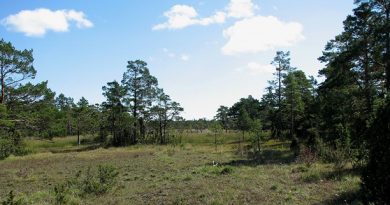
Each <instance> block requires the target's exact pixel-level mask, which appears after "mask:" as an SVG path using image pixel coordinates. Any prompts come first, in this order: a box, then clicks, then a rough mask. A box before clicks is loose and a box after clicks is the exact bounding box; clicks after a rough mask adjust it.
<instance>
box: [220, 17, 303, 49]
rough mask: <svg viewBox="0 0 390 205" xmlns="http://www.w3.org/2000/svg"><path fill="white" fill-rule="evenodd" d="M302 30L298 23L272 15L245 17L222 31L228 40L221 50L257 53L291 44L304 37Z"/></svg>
mask: <svg viewBox="0 0 390 205" xmlns="http://www.w3.org/2000/svg"><path fill="white" fill-rule="evenodd" d="M302 32H303V26H302V25H301V24H300V23H297V22H283V21H280V20H279V19H278V18H276V17H274V16H267V17H266V16H255V17H251V18H246V19H243V20H240V21H238V22H236V23H235V24H234V25H233V26H231V27H229V28H228V29H225V30H224V31H223V35H224V36H225V38H227V39H228V42H227V43H226V44H225V46H223V48H222V52H223V53H224V54H226V55H234V54H240V53H258V52H262V51H267V50H272V49H275V48H277V47H288V46H292V45H294V44H296V43H298V42H299V41H301V40H303V39H304V36H303V34H302Z"/></svg>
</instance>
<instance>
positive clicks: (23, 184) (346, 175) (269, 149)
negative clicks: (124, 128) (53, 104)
mask: <svg viewBox="0 0 390 205" xmlns="http://www.w3.org/2000/svg"><path fill="white" fill-rule="evenodd" d="M239 138H240V134H239V133H233V132H232V133H227V134H226V133H224V134H221V135H218V137H217V139H218V141H217V142H218V145H217V147H215V145H214V135H212V134H211V133H189V134H185V135H184V136H183V137H182V143H176V144H171V145H165V146H164V145H135V146H130V147H125V148H107V149H106V148H97V146H96V145H95V144H94V143H93V142H92V140H91V139H90V138H88V137H85V138H84V140H83V143H84V144H82V145H81V146H77V143H76V141H77V140H76V137H66V138H54V139H53V140H51V141H50V140H36V139H28V140H25V142H24V143H25V145H26V147H27V149H29V151H30V152H31V154H28V155H26V156H18V157H16V156H11V157H9V158H7V159H5V160H3V161H0V197H1V198H0V201H5V200H6V199H7V198H9V192H10V191H13V194H14V195H15V198H14V200H15V201H19V202H20V203H21V204H56V203H57V204H59V203H64V204H349V203H355V204H359V202H358V201H357V200H356V201H355V200H354V196H355V194H356V192H357V191H358V190H359V188H360V187H359V185H360V177H359V175H358V174H357V173H355V172H354V171H353V169H352V167H351V166H349V165H347V166H346V167H345V168H344V169H342V170H339V169H335V167H334V165H333V164H327V163H323V162H320V161H317V162H315V163H312V164H307V163H301V162H296V161H295V160H294V157H293V154H292V153H291V152H290V151H289V142H284V141H277V140H268V141H266V142H264V143H262V145H261V148H262V152H261V155H260V157H257V158H251V157H249V158H248V156H247V155H248V154H247V153H246V152H244V155H241V152H239V151H238V144H237V139H239ZM246 144H248V143H246ZM99 165H104V166H107V165H108V166H112V167H115V170H116V171H117V173H118V176H117V177H116V179H115V184H114V185H113V186H112V188H110V189H109V190H108V191H107V192H106V193H104V194H88V195H80V194H78V193H77V191H64V193H63V196H64V199H63V201H61V202H59V201H58V198H56V197H58V193H57V192H56V191H55V187H56V186H58V184H61V183H65V182H66V181H67V180H69V179H72V178H74V177H75V176H76V175H77V173H80V172H86V170H87V169H88V167H90V168H91V169H92V170H93V169H95V168H96V167H97V166H99Z"/></svg>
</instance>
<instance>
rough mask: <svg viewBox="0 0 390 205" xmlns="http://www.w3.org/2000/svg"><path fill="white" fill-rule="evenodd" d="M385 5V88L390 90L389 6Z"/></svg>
mask: <svg viewBox="0 0 390 205" xmlns="http://www.w3.org/2000/svg"><path fill="white" fill-rule="evenodd" d="M386 6H387V5H384V7H385V9H386V58H385V59H386V90H387V92H390V25H389V24H390V8H386Z"/></svg>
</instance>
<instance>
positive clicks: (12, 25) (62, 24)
mask: <svg viewBox="0 0 390 205" xmlns="http://www.w3.org/2000/svg"><path fill="white" fill-rule="evenodd" d="M72 21H73V22H75V23H76V26H77V27H78V28H90V27H93V23H92V22H91V21H90V20H88V19H87V18H86V16H85V14H84V13H83V12H81V11H75V10H56V11H52V10H49V9H45V8H40V9H35V10H22V11H20V12H19V13H17V14H14V15H10V16H8V17H6V18H4V19H3V20H2V21H1V23H2V24H3V25H4V26H6V27H7V29H9V30H12V31H16V32H21V33H24V34H25V35H26V36H35V37H39V36H44V35H45V34H46V32H47V31H53V32H67V31H69V24H70V22H72Z"/></svg>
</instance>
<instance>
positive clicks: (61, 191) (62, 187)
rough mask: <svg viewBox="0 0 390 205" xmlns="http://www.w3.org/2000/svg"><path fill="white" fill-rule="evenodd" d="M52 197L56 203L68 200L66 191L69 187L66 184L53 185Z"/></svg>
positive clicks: (64, 202)
mask: <svg viewBox="0 0 390 205" xmlns="http://www.w3.org/2000/svg"><path fill="white" fill-rule="evenodd" d="M53 191H54V198H55V202H56V204H58V205H60V204H66V203H67V202H68V198H67V195H68V192H69V188H68V187H67V185H66V184H56V185H54V190H53Z"/></svg>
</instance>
